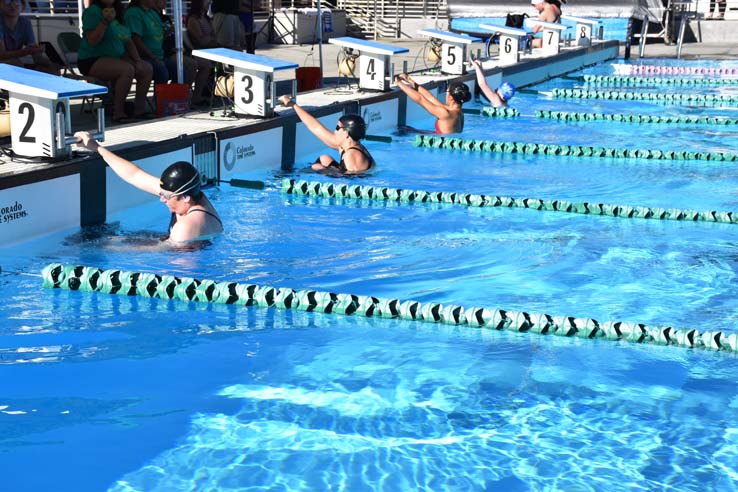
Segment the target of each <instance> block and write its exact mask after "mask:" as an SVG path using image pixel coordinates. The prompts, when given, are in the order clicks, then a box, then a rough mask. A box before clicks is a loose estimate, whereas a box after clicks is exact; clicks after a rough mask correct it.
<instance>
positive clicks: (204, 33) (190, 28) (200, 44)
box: [187, 0, 220, 59]
mask: <svg viewBox="0 0 738 492" xmlns="http://www.w3.org/2000/svg"><path fill="white" fill-rule="evenodd" d="M210 2H211V0H193V1H192V2H191V3H190V11H189V12H188V13H187V36H188V37H189V38H190V43H192V47H193V48H194V49H196V50H206V49H209V48H219V47H220V44H218V40H217V39H216V38H215V28H214V27H213V23H212V21H211V20H210V17H208V15H207V12H208V9H209V8H210ZM198 59H199V57H198Z"/></svg>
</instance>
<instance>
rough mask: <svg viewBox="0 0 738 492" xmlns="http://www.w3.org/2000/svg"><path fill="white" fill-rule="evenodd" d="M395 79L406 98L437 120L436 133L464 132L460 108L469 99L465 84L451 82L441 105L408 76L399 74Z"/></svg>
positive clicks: (469, 95) (469, 94) (462, 115)
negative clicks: (444, 100)
mask: <svg viewBox="0 0 738 492" xmlns="http://www.w3.org/2000/svg"><path fill="white" fill-rule="evenodd" d="M395 78H396V79H397V87H399V88H400V90H401V91H402V92H404V93H405V94H407V97H409V98H410V99H412V100H413V101H414V102H416V103H417V104H420V105H421V106H422V107H423V109H425V110H426V111H428V112H429V113H430V114H432V115H433V116H435V117H436V118H438V120H436V133H441V134H446V133H459V132H461V131H463V130H464V113H463V112H462V110H461V107H462V105H463V104H464V103H465V102H467V101H469V100H470V99H471V92H469V88H468V87H467V86H466V84H464V83H462V82H451V83H450V84H449V85H448V90H447V91H446V102H445V103H442V102H441V101H439V100H438V99H436V97H435V96H434V95H433V94H431V92H430V91H429V90H428V89H426V88H425V87H423V86H422V85H418V83H417V82H415V81H414V80H413V79H411V78H410V76H409V75H408V74H406V73H401V74H400V75H397V76H396V77H395Z"/></svg>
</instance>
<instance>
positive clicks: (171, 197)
mask: <svg viewBox="0 0 738 492" xmlns="http://www.w3.org/2000/svg"><path fill="white" fill-rule="evenodd" d="M74 136H75V137H77V139H78V143H77V145H80V146H83V147H85V148H86V149H88V150H91V151H93V152H94V151H97V153H98V154H100V157H102V158H103V160H105V162H106V163H107V164H108V166H110V168H111V169H112V170H113V171H114V172H115V174H117V175H118V176H120V178H121V179H122V180H123V181H125V182H127V183H129V184H131V185H133V186H135V187H136V188H138V189H140V190H143V191H145V192H147V193H151V194H152V195H157V196H159V200H160V201H161V202H163V203H164V204H166V206H167V208H168V209H169V212H170V213H171V214H172V217H171V220H170V222H169V236H168V238H167V239H168V240H169V241H172V242H175V243H185V242H189V241H197V240H205V239H209V238H210V237H212V236H214V235H217V234H220V233H222V232H223V224H222V223H221V221H220V217H219V216H218V212H216V211H215V209H214V208H213V205H212V204H211V203H210V201H209V200H208V198H207V197H206V196H205V194H204V193H203V192H202V191H201V190H200V173H199V172H197V169H195V166H193V165H192V164H190V163H189V162H184V161H179V162H175V163H174V164H172V165H171V166H169V167H167V168H166V169H165V170H164V172H163V173H162V174H161V178H157V177H156V176H152V175H151V174H149V173H147V172H146V171H144V170H143V169H141V168H140V167H138V166H137V165H135V164H134V163H132V162H130V161H128V160H126V159H124V158H122V157H120V156H118V155H116V154H114V153H113V152H111V151H110V150H108V149H106V148H105V147H103V146H102V145H100V144H99V143H98V142H97V141H96V140H95V139H94V138H92V136H91V135H90V134H89V133H88V132H77V133H75V134H74Z"/></svg>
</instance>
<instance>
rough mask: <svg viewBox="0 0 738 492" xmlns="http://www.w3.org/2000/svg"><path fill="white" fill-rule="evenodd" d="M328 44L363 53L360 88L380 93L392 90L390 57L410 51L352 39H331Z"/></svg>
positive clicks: (361, 56) (360, 56) (360, 68)
mask: <svg viewBox="0 0 738 492" xmlns="http://www.w3.org/2000/svg"><path fill="white" fill-rule="evenodd" d="M328 42H329V43H330V44H335V45H337V46H341V47H343V48H347V49H349V50H358V51H359V52H360V53H361V54H360V55H359V72H360V73H359V88H360V89H372V90H378V91H387V90H389V88H390V82H391V81H392V76H393V75H394V74H393V73H391V64H390V63H389V59H390V57H391V56H393V55H398V54H400V53H407V52H409V51H410V50H408V49H407V48H398V47H396V46H392V45H389V44H381V43H375V42H373V41H365V40H363V39H356V38H351V37H343V38H331V39H329V40H328Z"/></svg>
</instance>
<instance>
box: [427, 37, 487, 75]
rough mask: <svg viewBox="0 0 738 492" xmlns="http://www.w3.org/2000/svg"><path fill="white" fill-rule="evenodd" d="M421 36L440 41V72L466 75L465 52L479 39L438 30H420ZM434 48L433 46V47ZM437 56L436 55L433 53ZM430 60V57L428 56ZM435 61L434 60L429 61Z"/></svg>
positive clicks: (479, 39)
mask: <svg viewBox="0 0 738 492" xmlns="http://www.w3.org/2000/svg"><path fill="white" fill-rule="evenodd" d="M418 34H420V35H421V36H428V37H430V38H431V40H436V39H437V40H440V41H442V42H441V44H440V46H438V45H436V46H438V48H439V49H440V52H441V53H440V57H439V58H440V62H441V72H443V73H446V74H450V75H463V74H464V73H466V50H467V48H468V46H469V45H470V44H472V43H479V42H481V41H482V39H481V38H475V37H473V36H469V35H467V34H456V33H453V32H448V31H441V30H439V29H421V30H420V31H418ZM434 47H435V46H434ZM434 54H435V55H436V56H437V55H438V53H436V52H435V51H434ZM429 59H430V56H429ZM431 61H435V60H431Z"/></svg>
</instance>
